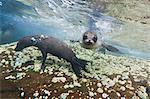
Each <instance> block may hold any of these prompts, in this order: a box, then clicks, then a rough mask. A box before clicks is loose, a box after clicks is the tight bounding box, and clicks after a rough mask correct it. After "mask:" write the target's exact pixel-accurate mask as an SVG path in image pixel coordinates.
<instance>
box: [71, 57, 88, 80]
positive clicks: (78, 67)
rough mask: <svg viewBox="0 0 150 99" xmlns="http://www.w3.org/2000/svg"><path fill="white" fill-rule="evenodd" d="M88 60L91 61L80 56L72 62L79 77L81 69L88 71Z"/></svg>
mask: <svg viewBox="0 0 150 99" xmlns="http://www.w3.org/2000/svg"><path fill="white" fill-rule="evenodd" d="M87 62H89V61H86V60H82V59H78V58H75V59H74V61H73V62H72V69H73V71H74V72H75V74H76V75H77V76H78V77H81V69H82V70H84V71H85V72H87V70H86V67H85V66H86V65H87Z"/></svg>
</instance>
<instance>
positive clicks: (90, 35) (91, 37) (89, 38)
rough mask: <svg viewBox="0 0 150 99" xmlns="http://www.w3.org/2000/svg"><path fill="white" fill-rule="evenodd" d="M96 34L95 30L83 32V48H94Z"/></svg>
mask: <svg viewBox="0 0 150 99" xmlns="http://www.w3.org/2000/svg"><path fill="white" fill-rule="evenodd" d="M97 39H98V37H97V34H96V33H95V32H89V31H88V32H85V33H84V34H83V38H82V45H83V47H84V48H88V49H92V48H95V46H96V43H97Z"/></svg>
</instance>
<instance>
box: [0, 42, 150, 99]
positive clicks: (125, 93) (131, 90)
mask: <svg viewBox="0 0 150 99" xmlns="http://www.w3.org/2000/svg"><path fill="white" fill-rule="evenodd" d="M66 43H67V44H68V45H69V46H70V47H71V48H72V50H73V51H74V53H75V54H76V56H77V57H78V58H81V59H86V60H88V61H90V62H89V63H88V65H87V66H86V68H87V70H88V71H89V73H87V72H84V71H82V73H83V75H85V76H84V77H83V78H80V79H78V78H77V77H76V75H75V74H74V73H73V70H72V68H71V64H70V63H68V62H67V61H65V60H63V59H61V60H60V59H58V58H57V57H55V56H52V55H48V57H47V60H46V63H45V65H46V70H45V72H44V73H42V74H41V73H40V64H41V58H42V57H41V52H40V51H39V50H38V49H37V48H36V47H30V48H26V49H24V50H23V52H15V51H14V48H15V46H16V43H12V44H6V45H1V46H0V61H1V62H0V81H1V85H0V87H1V89H0V95H1V98H20V97H22V98H29V97H30V98H39V99H42V98H44V99H48V98H49V99H51V98H61V99H66V98H69V99H70V98H73V99H74V98H87V99H89V98H95V99H97V98H100V99H102V98H107V99H131V98H133V99H139V98H142V99H148V97H150V92H149V90H150V77H149V75H150V60H140V59H135V58H128V57H123V56H112V55H107V54H103V53H100V52H96V51H95V50H88V49H84V48H82V47H81V46H80V44H79V43H78V42H77V43H71V42H69V41H66Z"/></svg>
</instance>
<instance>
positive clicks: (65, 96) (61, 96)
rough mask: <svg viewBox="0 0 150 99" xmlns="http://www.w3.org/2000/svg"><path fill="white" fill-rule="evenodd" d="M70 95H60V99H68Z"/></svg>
mask: <svg viewBox="0 0 150 99" xmlns="http://www.w3.org/2000/svg"><path fill="white" fill-rule="evenodd" d="M68 95H69V93H62V94H61V95H60V98H61V99H67V96H68Z"/></svg>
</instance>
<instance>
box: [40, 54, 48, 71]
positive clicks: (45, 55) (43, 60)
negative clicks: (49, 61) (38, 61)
mask: <svg viewBox="0 0 150 99" xmlns="http://www.w3.org/2000/svg"><path fill="white" fill-rule="evenodd" d="M41 52H42V56H43V57H42V65H41V70H42V71H43V72H44V70H45V67H46V66H45V61H46V58H47V53H46V52H44V51H41Z"/></svg>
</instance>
